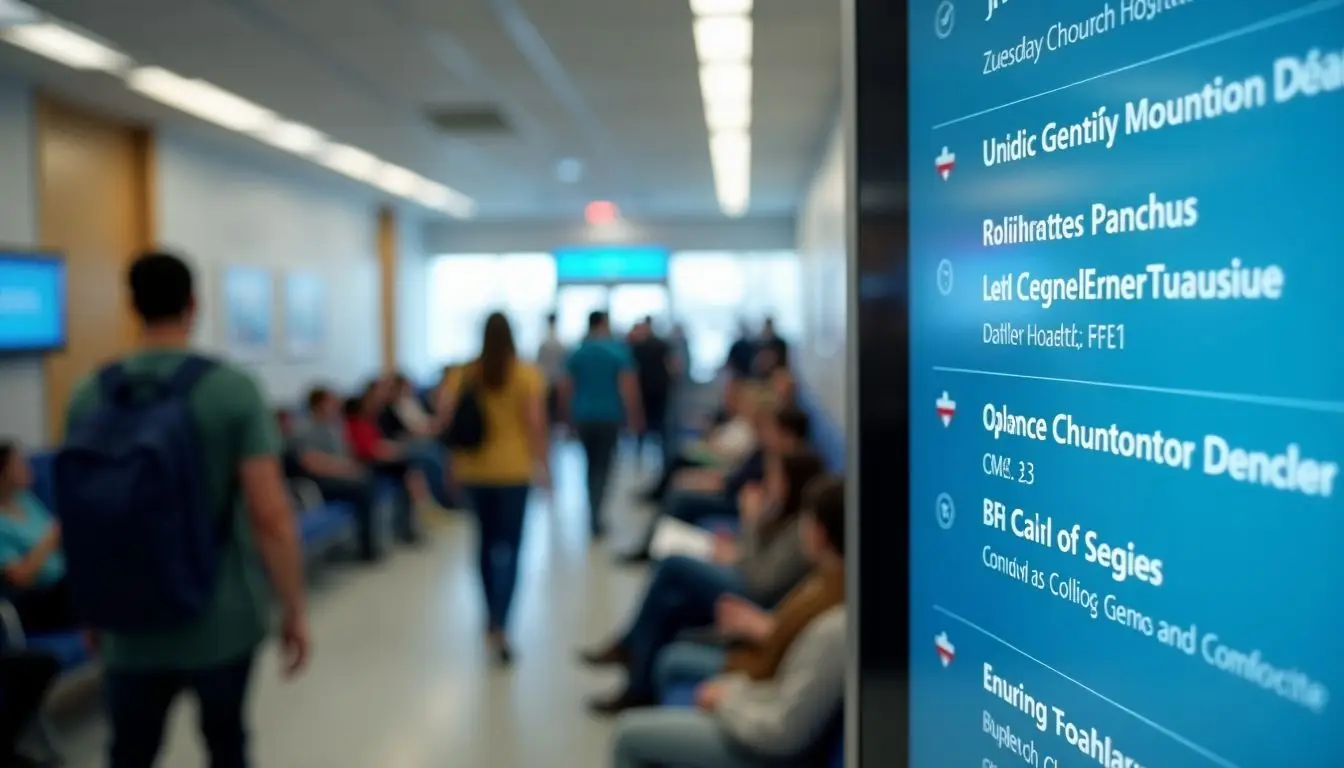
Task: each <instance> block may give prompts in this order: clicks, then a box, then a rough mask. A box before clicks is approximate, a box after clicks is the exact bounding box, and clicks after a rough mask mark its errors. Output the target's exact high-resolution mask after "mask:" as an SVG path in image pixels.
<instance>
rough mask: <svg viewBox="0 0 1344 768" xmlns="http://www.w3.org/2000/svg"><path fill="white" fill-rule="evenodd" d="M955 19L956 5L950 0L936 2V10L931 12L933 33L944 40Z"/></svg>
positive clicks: (950, 30) (950, 32)
mask: <svg viewBox="0 0 1344 768" xmlns="http://www.w3.org/2000/svg"><path fill="white" fill-rule="evenodd" d="M956 21H957V8H956V6H954V5H952V0H943V2H941V3H939V4H938V10H937V11H935V12H934V14H933V33H934V34H935V35H937V36H938V38H939V39H940V40H946V39H947V36H948V35H950V34H952V26H953V25H954V24H955V23H956Z"/></svg>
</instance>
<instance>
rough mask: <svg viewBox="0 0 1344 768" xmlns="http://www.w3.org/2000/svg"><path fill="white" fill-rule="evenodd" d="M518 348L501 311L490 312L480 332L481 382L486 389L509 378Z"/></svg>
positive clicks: (495, 387) (493, 387) (516, 357)
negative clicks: (482, 331)
mask: <svg viewBox="0 0 1344 768" xmlns="http://www.w3.org/2000/svg"><path fill="white" fill-rule="evenodd" d="M517 359H518V348H517V347H516V346H514V343H513V328H512V327H511V326H510V325H509V318H507V317H505V316H504V313H503V312H491V313H490V316H489V317H487V318H486V319H485V331H484V333H482V334H481V358H480V366H481V383H482V384H484V385H485V388H486V389H499V388H500V387H503V386H504V384H505V382H507V381H508V380H509V373H511V372H512V371H513V363H514V361H516V360H517Z"/></svg>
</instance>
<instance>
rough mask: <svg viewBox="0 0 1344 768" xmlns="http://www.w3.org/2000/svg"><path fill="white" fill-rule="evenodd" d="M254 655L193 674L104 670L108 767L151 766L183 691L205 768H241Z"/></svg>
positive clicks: (184, 672) (187, 672)
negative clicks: (196, 716) (206, 759)
mask: <svg viewBox="0 0 1344 768" xmlns="http://www.w3.org/2000/svg"><path fill="white" fill-rule="evenodd" d="M253 659H254V656H253V654H251V653H249V654H248V655H247V656H245V657H243V658H241V659H237V660H235V661H231V662H228V663H226V664H221V665H219V666H217V667H211V668H209V669H200V670H194V671H135V672H131V671H119V670H115V669H113V670H108V671H107V673H106V674H105V675H104V678H103V692H104V697H105V699H106V704H107V714H108V719H109V720H110V722H111V726H112V746H111V750H110V751H111V754H110V755H109V758H108V765H109V768H151V767H152V766H153V765H154V761H155V759H156V758H157V757H158V755H159V749H160V748H161V747H162V746H163V729H164V722H165V721H166V720H167V718H168V710H169V709H170V708H171V707H172V704H173V701H174V700H176V699H177V697H178V695H179V694H181V693H182V692H183V691H191V692H192V693H194V694H195V695H196V699H197V701H198V702H199V705H200V726H201V736H202V737H204V739H205V746H206V749H207V751H208V752H209V753H210V767H211V768H247V765H248V759H247V726H246V722H245V720H246V717H245V713H244V708H245V706H246V703H247V690H248V683H249V681H250V679H251V677H252V662H253Z"/></svg>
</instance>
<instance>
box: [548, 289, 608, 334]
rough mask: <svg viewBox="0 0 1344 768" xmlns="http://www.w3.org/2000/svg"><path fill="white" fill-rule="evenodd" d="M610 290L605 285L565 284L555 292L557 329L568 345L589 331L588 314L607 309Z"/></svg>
mask: <svg viewBox="0 0 1344 768" xmlns="http://www.w3.org/2000/svg"><path fill="white" fill-rule="evenodd" d="M608 294H609V291H608V289H607V286H605V285H565V286H561V287H560V290H558V291H556V293H555V331H556V333H557V334H558V335H559V336H560V341H562V342H564V344H565V346H566V347H572V346H573V345H575V344H578V343H579V341H580V340H581V339H583V337H584V334H586V333H587V332H588V315H589V313H591V312H596V311H598V310H600V309H606V308H607V305H608V303H609V299H608Z"/></svg>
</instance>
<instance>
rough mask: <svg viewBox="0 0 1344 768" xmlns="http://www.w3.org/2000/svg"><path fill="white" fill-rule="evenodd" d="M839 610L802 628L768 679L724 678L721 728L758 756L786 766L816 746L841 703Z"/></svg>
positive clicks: (842, 648) (842, 636)
mask: <svg viewBox="0 0 1344 768" xmlns="http://www.w3.org/2000/svg"><path fill="white" fill-rule="evenodd" d="M845 623H846V622H845V607H844V606H842V605H838V606H836V607H834V608H832V609H830V610H828V611H826V612H825V613H823V614H821V615H820V616H818V617H817V618H816V619H814V620H813V621H812V623H811V624H808V625H807V627H806V628H805V629H804V630H803V631H802V632H801V633H800V634H799V635H798V637H797V638H796V639H795V640H794V641H793V644H792V645H790V646H789V649H788V650H787V651H786V652H785V653H784V659H783V661H781V662H780V665H779V670H778V671H777V672H776V673H775V676H774V678H773V679H770V680H756V681H754V680H751V679H749V678H747V677H746V676H745V675H732V676H729V677H727V678H724V683H725V685H726V687H727V690H726V691H725V693H724V696H723V699H722V701H720V702H719V706H718V708H717V709H715V710H714V713H715V716H716V717H717V718H718V720H719V724H720V725H721V726H722V727H723V729H724V730H725V731H726V732H727V733H728V734H729V735H730V736H731V737H732V738H733V739H734V740H735V741H737V742H738V743H740V744H741V745H742V746H744V747H746V748H748V749H749V750H751V751H752V752H754V753H755V754H757V755H759V756H760V757H762V758H766V759H767V760H772V761H781V762H785V763H787V762H789V761H792V760H796V759H798V758H800V757H802V756H803V755H805V754H806V753H807V752H808V751H809V750H811V749H813V748H814V747H816V746H817V745H818V744H820V743H821V740H822V739H824V738H825V737H826V730H827V729H828V728H829V727H830V726H831V725H832V724H833V723H834V722H835V717H836V715H837V714H838V713H839V712H840V710H841V708H842V707H843V706H844V700H845V654H846V651H847V649H846V647H845Z"/></svg>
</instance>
